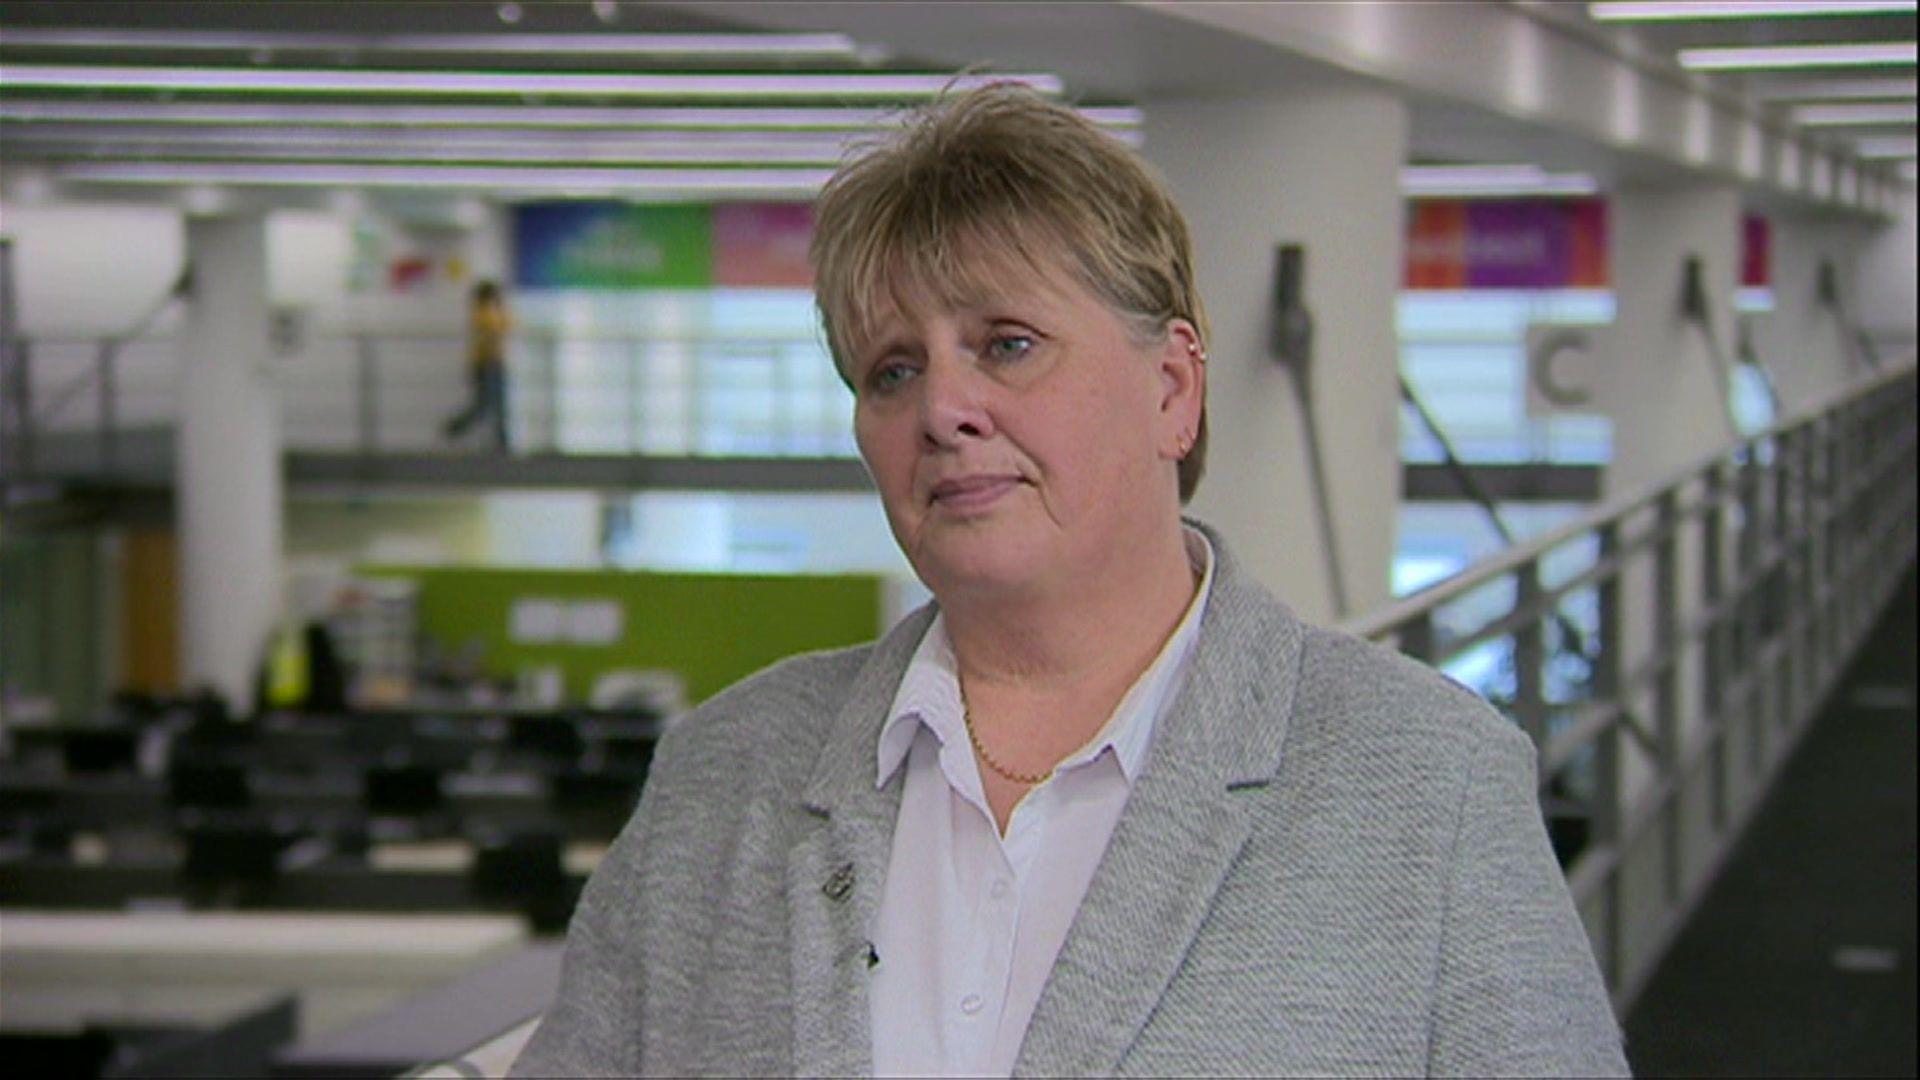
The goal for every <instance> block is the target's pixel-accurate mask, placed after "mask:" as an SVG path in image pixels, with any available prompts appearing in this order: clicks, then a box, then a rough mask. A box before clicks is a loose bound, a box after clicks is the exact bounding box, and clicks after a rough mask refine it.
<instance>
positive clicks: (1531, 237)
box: [1403, 198, 1612, 289]
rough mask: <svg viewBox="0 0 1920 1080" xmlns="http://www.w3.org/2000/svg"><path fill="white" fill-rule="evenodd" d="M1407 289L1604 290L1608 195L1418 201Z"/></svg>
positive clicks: (1411, 217)
mask: <svg viewBox="0 0 1920 1080" xmlns="http://www.w3.org/2000/svg"><path fill="white" fill-rule="evenodd" d="M1403 282H1404V287H1405V288H1408V289H1604V288H1607V287H1609V286H1610V285H1611V284H1612V277H1611V271H1610V268H1609V266H1608V259H1607V204H1606V201H1605V200H1604V199H1597V198H1588V199H1414V200H1412V201H1411V202H1410V203H1409V204H1408V212H1407V250H1406V270H1405V274H1404V277H1403Z"/></svg>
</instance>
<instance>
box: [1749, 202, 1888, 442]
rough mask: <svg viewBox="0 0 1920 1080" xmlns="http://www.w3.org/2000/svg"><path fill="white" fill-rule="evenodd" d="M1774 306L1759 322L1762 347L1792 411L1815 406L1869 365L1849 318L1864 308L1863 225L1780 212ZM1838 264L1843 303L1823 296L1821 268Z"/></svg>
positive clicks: (1756, 337)
mask: <svg viewBox="0 0 1920 1080" xmlns="http://www.w3.org/2000/svg"><path fill="white" fill-rule="evenodd" d="M1771 220H1772V223H1773V310H1772V311H1769V312H1767V313H1765V314H1762V315H1755V316H1751V318H1752V319H1753V345H1754V351H1755V352H1756V353H1757V354H1758V355H1759V357H1760V360H1761V362H1762V363H1763V364H1765V365H1766V367H1767V370H1768V371H1769V372H1771V373H1772V374H1773V377H1774V384H1775V386H1777V387H1778V388H1779V391H1780V401H1781V405H1782V408H1783V412H1784V413H1785V414H1786V415H1791V414H1793V413H1796V412H1799V411H1800V410H1802V409H1808V408H1812V407H1814V406H1815V405H1818V404H1819V403H1820V402H1822V401H1824V400H1825V399H1826V398H1827V397H1828V396H1830V395H1832V394H1834V393H1836V392H1838V391H1839V389H1840V388H1841V387H1842V386H1845V385H1846V384H1847V383H1848V382H1849V381H1850V380H1851V379H1853V378H1854V377H1855V376H1857V375H1858V374H1859V373H1860V371H1861V370H1862V369H1863V367H1864V361H1863V360H1862V358H1861V357H1860V356H1859V347H1858V345H1857V344H1856V343H1855V342H1854V341H1853V340H1852V336H1853V335H1852V332H1851V330H1849V329H1848V326H1847V323H1846V321H1845V320H1843V319H1842V318H1841V312H1840V308H1844V309H1845V310H1846V314H1847V317H1848V318H1849V319H1857V318H1858V317H1859V313H1858V311H1857V306H1858V304H1859V291H1858V283H1859V273H1858V264H1859V252H1860V249H1861V247H1862V243H1863V241H1864V239H1865V235H1864V230H1863V229H1862V227H1861V226H1860V225H1859V224H1858V223H1856V222H1854V221H1851V220H1847V219H1841V218H1837V217H1814V216H1811V215H1801V214H1794V215H1785V214H1782V215H1775V216H1774V217H1773V218H1772V219H1771ZM1823 263H1824V264H1830V265H1831V266H1832V267H1833V275H1834V279H1835V285H1836V288H1837V293H1838V299H1839V302H1840V308H1836V307H1835V306H1834V305H1833V304H1831V303H1827V302H1824V301H1823V300H1822V299H1821V298H1820V295H1819V282H1820V267H1821V265H1822V264H1823Z"/></svg>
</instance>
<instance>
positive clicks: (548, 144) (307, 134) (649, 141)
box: [0, 123, 1140, 166]
mask: <svg viewBox="0 0 1920 1080" xmlns="http://www.w3.org/2000/svg"><path fill="white" fill-rule="evenodd" d="M0 136H4V138H5V142H6V145H7V148H8V149H9V150H10V151H11V152H12V153H14V154H16V155H18V156H21V157H91V158H102V157H139V156H155V155H157V156H162V157H170V158H180V157H191V158H194V159H196V160H209V159H244V160H274V159H281V160H291V161H356V160H357V161H420V162H456V161H475V162H477V161H500V162H508V161H524V162H597V163H619V164H648V163H654V164H680V165H691V164H703V165H773V164H780V165H822V166H832V165H837V164H839V162H840V161H841V160H842V159H843V158H844V157H845V156H846V154H847V153H848V151H849V150H851V149H852V148H853V146H854V144H855V141H856V139H857V137H858V133H855V132H847V133H844V135H841V136H836V135H835V134H834V133H831V132H821V133H814V132H791V131H764V132H750V133H740V132H729V131H692V132H666V133H662V132H626V131H611V132H606V131H602V132H572V131H568V132H526V131H514V130H511V129H493V130H487V129H472V128H464V129H456V130H452V131H418V130H406V129H394V128H370V129H363V130H358V131H342V130H340V129H337V128H273V127H218V128H178V127H172V126H169V125H165V124H144V125H115V126H112V127H102V126H100V125H94V124H28V125H17V124H4V123H0ZM1115 137H1116V138H1118V139H1119V140H1120V141H1121V142H1123V143H1127V144H1129V145H1137V144H1138V143H1139V142H1140V133H1139V132H1137V131H1125V132H1116V133H1115Z"/></svg>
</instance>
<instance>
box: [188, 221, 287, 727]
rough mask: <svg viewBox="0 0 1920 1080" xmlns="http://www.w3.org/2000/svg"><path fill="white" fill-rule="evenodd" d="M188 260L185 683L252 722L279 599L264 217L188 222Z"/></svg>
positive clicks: (277, 469) (275, 426)
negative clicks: (210, 692) (205, 688)
mask: <svg viewBox="0 0 1920 1080" xmlns="http://www.w3.org/2000/svg"><path fill="white" fill-rule="evenodd" d="M187 258H188V260H189V263H190V265H191V266H192V268H193V294H192V298H191V300H190V302H189V304H188V308H187V315H186V319H185V322H184V324H183V326H182V328H181V334H180V338H179V347H180V372H181V375H180V401H179V408H178V415H179V420H178V422H177V430H176V435H175V443H176V447H175V466H174V504H175V514H176V520H177V523H178V528H179V532H180V548H179V550H180V590H181V603H180V611H181V635H180V640H181V642H182V651H183V656H182V660H183V667H184V672H185V682H186V684H187V685H189V686H193V685H200V684H205V685H209V686H212V687H213V688H215V689H217V690H219V691H220V692H221V693H223V694H225V695H227V697H228V699H229V700H230V701H231V702H232V703H233V704H234V707H235V708H236V710H238V711H241V712H244V711H246V710H248V709H249V708H250V707H251V705H252V703H253V685H254V673H255V670H256V668H257V665H258V664H259V662H260V659H261V655H262V650H263V648H264V646H265V644H266V640H267V635H268V632H269V630H270V629H271V628H272V626H273V624H274V620H275V619H276V618H277V617H278V615H279V611H280V595H281V582H280V577H281V571H280V562H281V532H282V524H281V514H282V503H283V500H282V493H281V462H280V451H281V446H280V401H279V395H278V394H277V392H276V391H275V388H274V383H273V373H272V371H271V369H270V363H271V353H270V351H269V344H268V337H267V333H268V327H267V321H268V307H267V276H268V275H267V230H266V222H265V219H264V218H263V217H261V216H258V215H249V216H239V217H210V218H195V219H191V220H189V221H188V223H187Z"/></svg>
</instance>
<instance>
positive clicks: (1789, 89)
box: [1755, 79, 1920, 101]
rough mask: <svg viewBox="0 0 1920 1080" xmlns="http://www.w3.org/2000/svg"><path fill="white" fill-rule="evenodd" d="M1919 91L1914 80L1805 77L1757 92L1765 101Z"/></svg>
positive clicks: (1903, 95)
mask: <svg viewBox="0 0 1920 1080" xmlns="http://www.w3.org/2000/svg"><path fill="white" fill-rule="evenodd" d="M1916 90H1920V81H1917V80H1914V79H1806V80H1802V81H1799V82H1789V83H1778V84H1774V85H1763V86H1761V87H1759V88H1758V89H1757V90H1756V91H1755V96H1756V97H1758V98H1759V99H1760V100H1762V101H1873V100H1879V99H1885V98H1910V97H1915V96H1920V95H1916Z"/></svg>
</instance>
